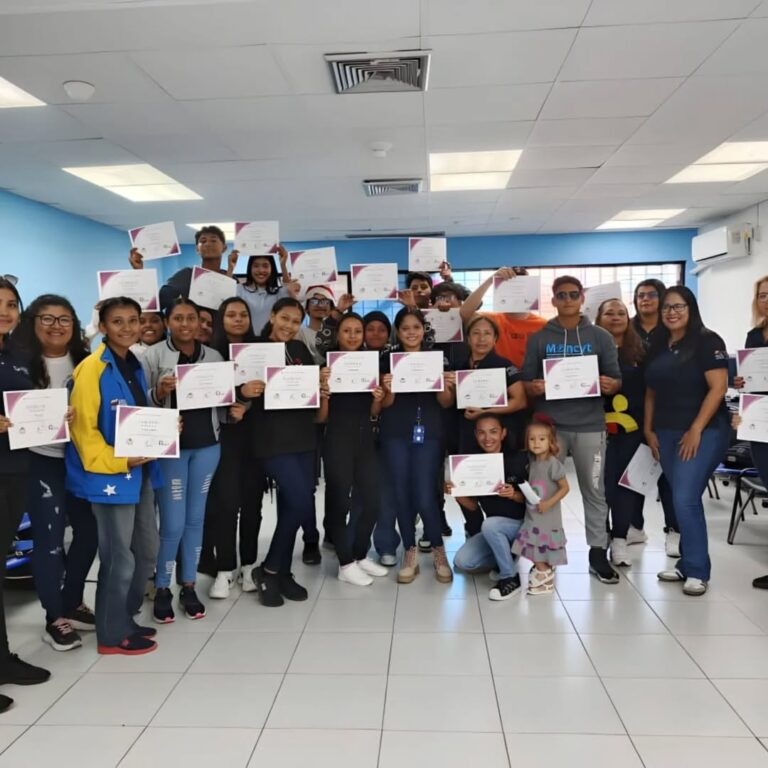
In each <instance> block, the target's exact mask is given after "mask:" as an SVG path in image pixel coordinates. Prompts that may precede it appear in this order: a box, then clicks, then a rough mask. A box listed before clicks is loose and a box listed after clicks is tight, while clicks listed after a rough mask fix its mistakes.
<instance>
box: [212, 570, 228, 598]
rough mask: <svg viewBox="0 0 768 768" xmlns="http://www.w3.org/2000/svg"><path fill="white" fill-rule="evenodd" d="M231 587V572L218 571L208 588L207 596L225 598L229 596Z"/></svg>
mask: <svg viewBox="0 0 768 768" xmlns="http://www.w3.org/2000/svg"><path fill="white" fill-rule="evenodd" d="M231 588H232V572H231V571H219V572H218V573H217V574H216V578H215V579H214V581H213V584H211V588H210V589H209V590H208V597H212V598H213V599H214V600H226V599H227V598H228V597H229V590H230V589H231Z"/></svg>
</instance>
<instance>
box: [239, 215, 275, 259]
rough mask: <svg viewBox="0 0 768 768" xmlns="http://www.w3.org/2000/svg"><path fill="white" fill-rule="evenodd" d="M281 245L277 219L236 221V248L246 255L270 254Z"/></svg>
mask: <svg viewBox="0 0 768 768" xmlns="http://www.w3.org/2000/svg"><path fill="white" fill-rule="evenodd" d="M279 246H280V225H279V223H278V222H277V221H236V222H235V250H236V251H240V253H242V254H243V255H245V256H269V255H271V254H274V253H277V252H278V248H279Z"/></svg>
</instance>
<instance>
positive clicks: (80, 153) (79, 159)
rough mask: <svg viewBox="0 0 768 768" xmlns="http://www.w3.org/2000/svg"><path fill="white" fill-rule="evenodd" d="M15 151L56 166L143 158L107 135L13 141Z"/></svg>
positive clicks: (121, 162)
mask: <svg viewBox="0 0 768 768" xmlns="http://www.w3.org/2000/svg"><path fill="white" fill-rule="evenodd" d="M12 146H13V151H14V153H15V155H16V156H17V157H18V158H19V159H20V160H24V161H25V162H31V161H33V159H34V160H43V161H46V162H48V163H51V164H52V165H53V166H55V167H56V168H65V167H67V166H70V165H111V164H125V163H137V162H140V160H141V158H139V157H137V156H136V155H135V154H133V153H132V152H129V151H128V150H126V149H125V148H124V147H121V146H119V145H117V144H114V143H111V142H109V141H105V140H104V139H72V140H71V141H45V142H24V143H19V144H13V145H12Z"/></svg>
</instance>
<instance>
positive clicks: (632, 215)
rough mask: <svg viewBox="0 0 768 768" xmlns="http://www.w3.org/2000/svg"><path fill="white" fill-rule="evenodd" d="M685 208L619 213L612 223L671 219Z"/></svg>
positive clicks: (650, 209)
mask: <svg viewBox="0 0 768 768" xmlns="http://www.w3.org/2000/svg"><path fill="white" fill-rule="evenodd" d="M685 210H686V209H685V208H646V209H643V210H636V211H619V213H617V214H616V215H615V216H614V217H613V218H612V219H611V220H612V221H649V220H651V219H661V220H662V221H664V220H665V219H671V218H672V217H673V216H677V215H678V214H681V213H682V212H683V211H685Z"/></svg>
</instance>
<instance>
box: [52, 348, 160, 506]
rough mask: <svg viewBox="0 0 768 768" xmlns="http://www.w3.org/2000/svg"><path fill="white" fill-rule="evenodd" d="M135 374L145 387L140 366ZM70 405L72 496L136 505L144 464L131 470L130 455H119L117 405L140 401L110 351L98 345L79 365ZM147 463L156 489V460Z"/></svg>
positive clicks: (67, 458)
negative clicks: (126, 456) (126, 457)
mask: <svg viewBox="0 0 768 768" xmlns="http://www.w3.org/2000/svg"><path fill="white" fill-rule="evenodd" d="M137 366H138V369H137V371H136V376H137V377H138V380H139V384H140V386H141V387H142V389H144V390H146V388H147V386H146V381H145V379H144V372H143V371H142V369H141V365H138V363H137ZM72 379H73V387H72V394H71V397H70V405H71V406H72V407H73V408H74V409H75V419H74V422H73V424H72V427H71V429H70V434H71V437H72V442H70V443H68V444H67V449H66V453H65V457H64V460H65V462H66V468H67V490H69V491H70V492H71V493H72V494H73V495H74V496H77V497H78V498H81V499H87V500H88V501H90V502H96V503H98V504H138V502H139V496H140V495H141V483H142V476H143V471H142V467H135V468H133V469H129V468H128V459H120V458H116V457H115V451H114V448H113V445H114V444H115V422H116V418H115V416H116V413H117V406H118V405H136V402H135V400H134V398H133V395H132V394H131V390H130V388H129V387H128V384H127V383H126V381H125V379H123V377H122V376H121V375H120V371H119V370H118V368H117V365H116V364H115V358H114V355H113V354H112V351H111V350H110V349H109V347H107V346H106V344H100V345H99V347H98V349H96V351H95V352H94V353H93V354H91V355H89V356H88V357H86V358H85V360H83V361H82V362H81V363H80V365H78V366H77V368H75V372H74V374H73V375H72ZM144 466H146V467H147V471H148V472H149V477H150V480H151V481H152V486H153V488H159V487H160V486H161V485H162V484H163V481H162V477H161V475H160V469H159V467H158V466H157V462H156V461H151V462H149V463H148V464H145V465H144Z"/></svg>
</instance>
